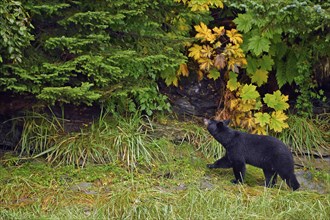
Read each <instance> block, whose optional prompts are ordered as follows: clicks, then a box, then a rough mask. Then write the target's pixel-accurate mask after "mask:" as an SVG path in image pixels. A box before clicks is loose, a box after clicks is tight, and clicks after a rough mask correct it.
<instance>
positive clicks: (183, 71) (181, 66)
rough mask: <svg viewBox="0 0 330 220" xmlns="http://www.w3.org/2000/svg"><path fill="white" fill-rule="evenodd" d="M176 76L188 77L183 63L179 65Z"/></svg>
mask: <svg viewBox="0 0 330 220" xmlns="http://www.w3.org/2000/svg"><path fill="white" fill-rule="evenodd" d="M176 74H177V76H181V75H182V76H189V70H188V66H187V64H185V63H181V64H180V66H179V69H178V71H177V73H176Z"/></svg>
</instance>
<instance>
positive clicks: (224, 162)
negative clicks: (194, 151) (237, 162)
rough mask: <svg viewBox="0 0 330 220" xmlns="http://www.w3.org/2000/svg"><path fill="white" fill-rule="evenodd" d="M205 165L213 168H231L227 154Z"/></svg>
mask: <svg viewBox="0 0 330 220" xmlns="http://www.w3.org/2000/svg"><path fill="white" fill-rule="evenodd" d="M207 167H208V168H210V169H214V168H231V167H232V163H231V162H230V161H229V159H228V157H227V155H225V156H224V157H222V158H220V159H219V160H217V161H215V162H214V163H212V164H207Z"/></svg>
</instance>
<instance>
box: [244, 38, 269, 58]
mask: <svg viewBox="0 0 330 220" xmlns="http://www.w3.org/2000/svg"><path fill="white" fill-rule="evenodd" d="M269 47H270V40H268V39H267V38H264V37H261V36H253V37H252V38H250V39H249V46H248V49H249V50H251V51H252V52H253V53H254V54H255V55H256V56H259V55H260V54H261V53H262V52H268V51H269Z"/></svg>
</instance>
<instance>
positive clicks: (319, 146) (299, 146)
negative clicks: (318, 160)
mask: <svg viewBox="0 0 330 220" xmlns="http://www.w3.org/2000/svg"><path fill="white" fill-rule="evenodd" d="M288 124H289V125H290V128H289V129H285V130H284V131H283V132H282V133H280V134H279V135H278V137H279V138H280V139H281V140H282V141H283V142H284V143H286V144H287V145H288V146H290V148H291V149H292V150H293V151H294V152H295V153H296V154H307V155H309V156H310V155H312V154H317V155H319V156H321V157H322V155H324V152H329V151H330V114H323V115H319V116H317V117H316V118H313V119H309V118H305V117H300V116H297V115H291V116H290V117H289V121H288Z"/></svg>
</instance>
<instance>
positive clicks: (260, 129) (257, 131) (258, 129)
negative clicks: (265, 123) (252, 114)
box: [252, 125, 267, 135]
mask: <svg viewBox="0 0 330 220" xmlns="http://www.w3.org/2000/svg"><path fill="white" fill-rule="evenodd" d="M252 134H260V135H266V134H267V131H266V128H265V127H261V126H259V125H256V127H254V129H253V130H252Z"/></svg>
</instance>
